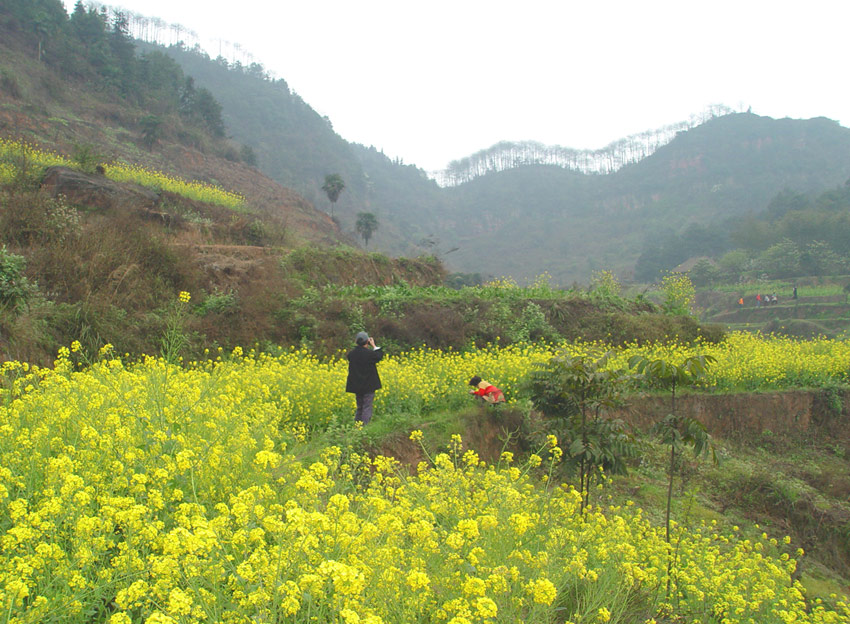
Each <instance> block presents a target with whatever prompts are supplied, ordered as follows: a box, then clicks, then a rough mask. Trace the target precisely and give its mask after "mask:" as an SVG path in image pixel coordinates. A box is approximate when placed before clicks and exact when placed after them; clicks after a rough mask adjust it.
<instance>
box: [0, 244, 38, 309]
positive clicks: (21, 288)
mask: <svg viewBox="0 0 850 624" xmlns="http://www.w3.org/2000/svg"><path fill="white" fill-rule="evenodd" d="M26 263H27V261H26V259H25V258H24V257H23V256H19V255H17V254H13V253H10V252H9V251H8V250H7V249H6V245H3V246H2V247H0V308H3V309H7V310H12V311H15V310H18V309H20V308H21V307H23V306H25V305H26V304H27V301H28V300H29V298H30V297H31V296H32V295H33V293H34V292H35V289H36V287H35V285H33V284H30V282H29V280H28V279H27V278H26V276H24V267H25V266H26Z"/></svg>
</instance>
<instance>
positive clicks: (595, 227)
mask: <svg viewBox="0 0 850 624" xmlns="http://www.w3.org/2000/svg"><path fill="white" fill-rule="evenodd" d="M165 51H166V53H168V54H169V55H171V56H173V57H174V58H175V59H176V60H177V61H178V62H179V63H180V64H181V66H183V67H184V69H186V70H187V71H188V72H190V73H192V74H193V75H195V76H197V77H198V80H199V84H202V85H203V86H205V87H206V88H208V89H210V90H211V91H212V92H213V93H214V94H215V96H216V98H217V99H219V100H220V101H221V102H222V105H223V115H224V118H225V119H226V120H227V125H228V128H229V129H231V131H232V132H233V136H234V138H235V139H237V140H238V141H240V142H243V143H245V144H247V145H250V146H251V147H252V148H253V149H254V150H255V151H256V152H257V155H258V161H259V162H258V166H259V167H260V168H262V169H263V170H264V171H266V172H267V173H268V174H269V175H270V176H272V177H273V178H275V179H278V180H284V181H286V183H288V184H292V185H293V187H294V188H296V189H297V190H298V191H299V192H301V193H302V194H304V195H305V196H306V197H308V198H309V199H311V201H313V202H314V204H315V205H316V206H318V207H320V208H323V209H325V210H330V204H329V203H328V201H327V198H325V197H324V196H323V194H322V192H321V190H320V187H321V183H322V179H323V177H324V175H326V174H328V173H332V172H336V173H339V174H340V175H341V176H342V177H343V179H344V180H345V183H346V188H345V190H344V192H343V193H342V195H341V197H340V200H339V202H338V203H337V204H336V206H335V210H336V216H337V218H338V219H339V220H340V223H341V225H342V228H343V229H344V230H347V231H352V230H353V223H354V219H355V215H356V214H357V213H358V212H361V211H368V212H373V213H375V214H376V215H377V217H378V220H379V224H380V227H379V230H378V232H377V233H376V235H375V237H374V239H373V242H372V245H373V246H374V248H375V249H378V250H381V251H386V252H388V253H393V254H416V253H420V252H422V251H435V252H436V253H438V254H440V253H446V252H448V251H450V250H455V248H456V251H453V253H452V254H451V255H450V256H446V258H445V259H446V261H447V263H448V264H449V266H450V267H451V268H452V269H454V270H459V271H464V272H474V273H483V274H485V275H487V274H489V275H494V276H498V275H503V274H504V275H512V276H514V277H516V278H529V277H533V276H534V275H537V274H539V273H541V272H543V271H548V272H549V273H550V274H552V275H553V276H554V277H555V279H556V281H557V282H559V283H561V284H568V283H570V282H571V281H573V280H581V281H584V280H586V279H587V278H588V277H589V275H590V274H591V273H592V271H594V270H595V269H600V268H613V269H615V270H616V271H617V272H618V273H619V274H621V275H622V276H623V277H624V278H629V277H631V276H633V275H634V272H635V265H636V263H637V261H638V259H639V258H640V257H641V256H644V255H647V254H648V256H652V254H653V246H654V245H657V244H659V243H660V241H662V240H664V239H665V238H666V237H670V236H678V235H680V234H682V232H684V231H685V230H687V229H688V228H689V227H694V226H699V227H703V226H708V225H716V224H717V223H718V222H719V221H722V220H724V219H726V218H729V217H741V216H745V215H751V214H752V215H755V214H759V213H761V212H762V211H764V210H765V209H766V208H767V206H768V204H769V203H770V201H771V200H772V199H773V198H774V197H775V196H776V195H777V194H778V193H780V192H782V191H784V190H791V191H793V192H798V193H819V192H824V191H826V190H828V189H830V188H834V187H836V186H840V185H842V184H843V183H844V182H845V181H846V180H847V179H848V178H850V130H848V129H847V128H844V127H842V126H840V125H839V124H837V123H836V122H834V121H831V120H828V119H824V118H818V119H811V120H792V119H780V120H776V119H771V118H769V117H760V116H758V115H754V114H752V113H727V111H724V110H719V109H718V111H715V113H719V116H716V115H707V116H706V117H708V120H707V121H705V122H704V123H699V124H696V125H694V124H685V125H683V126H682V130H680V131H678V132H677V133H676V134H675V136H674V138H673V139H672V140H669V142H666V141H667V140H668V138H669V137H667V138H664V137H663V136H662V137H661V138H663V139H664V141H662V140H660V139H659V140H658V141H657V143H658V145H657V146H655V147H654V149H655V151H653V152H652V153H650V154H649V155H647V156H645V157H643V158H641V159H640V160H639V161H638V162H630V163H629V162H626V161H625V160H624V162H626V164H622V163H613V164H617V165H618V167H619V168H618V167H614V166H613V164H612V167H611V168H610V172H609V173H605V174H588V173H582V172H579V171H575V170H571V168H570V167H569V166H556V165H552V164H525V165H523V164H522V162H520V161H517V163H516V165H517V166H510V167H505V168H504V170H500V171H491V170H488V169H487V167H488V165H487V163H488V162H489V160H494V159H496V158H497V156H498V154H496V153H497V152H499V151H500V150H502V151H503V149H507V147H505V146H504V145H503V146H502V147H499V146H494V147H493V148H491V149H490V150H484V151H482V154H481V158H480V159H479V160H481V163H484V164H482V165H481V166H483V167H484V169H483V170H482V171H477V169H476V171H475V172H474V173H475V175H471V174H470V175H467V174H463V175H464V176H466V177H467V178H468V180H467V181H465V182H463V183H461V184H457V185H455V186H452V187H448V188H445V187H439V186H438V185H437V184H436V183H435V182H434V181H433V180H431V179H429V178H428V177H427V175H426V172H424V171H422V170H421V169H418V168H416V167H415V166H411V165H404V164H402V163H400V162H397V161H392V160H390V159H389V158H387V157H385V156H384V155H383V154H381V153H380V152H379V151H378V150H376V149H375V148H374V147H365V146H362V145H357V144H352V143H347V142H346V141H344V140H343V139H342V138H341V137H339V136H338V135H337V134H336V133H335V132H334V131H333V128H332V125H331V122H330V120H327V119H323V118H321V117H320V116H319V115H318V114H316V113H315V111H313V110H312V109H310V108H309V106H308V105H306V104H305V103H304V102H303V100H301V98H300V97H299V96H297V94H294V93H292V92H290V91H289V89H288V88H287V87H286V85H285V83H283V82H282V81H280V80H277V81H274V80H271V79H269V78H268V76H263V75H262V70H261V69H260V70H259V71H258V69H257V66H255V67H254V69H253V70H252V69H250V68H245V67H238V68H236V69H235V70H234V67H233V66H229V65H228V63H227V61H224V60H223V59H217V60H212V59H209V58H208V57H206V56H205V55H204V54H203V53H198V52H197V51H188V50H185V49H183V48H182V47H179V46H171V47H170V48H167V49H166V50H165ZM252 81H253V83H255V84H254V86H253V87H249V86H248V85H249V84H250V83H252ZM259 83H263V85H260V84H259ZM252 89H255V90H256V89H264V90H266V91H265V92H266V95H264V96H263V97H253V93H254V91H252ZM723 113H726V114H723ZM275 116H277V117H280V118H282V117H285V120H283V121H280V122H279V123H278V122H275V120H274V117H275ZM252 128H254V129H252ZM260 130H261V131H260ZM659 132H660V131H659ZM661 134H663V133H661ZM654 136H655V135H652V134H651V133H647V137H646V141H645V142H647V144H649V143H652V141H655V140H656V138H658V137H655V138H653V137H654ZM659 136H661V135H659ZM638 138H640V137H638ZM662 143H664V144H662ZM508 147H510V146H508ZM614 147H616V145H615V146H614ZM511 149H515V150H520V151H522V149H525V148H523V146H522V145H518V146H514V147H513V148H511ZM612 149H614V148H613V147H612ZM624 149H625V148H624ZM615 151H616V150H615ZM648 151H651V150H648ZM491 152H492V154H491ZM564 153H565V154H566V153H567V152H564ZM488 154H489V156H488ZM576 154H580V152H576V151H574V150H573V151H570V152H569V154H567V155H568V156H570V157H571V158H573V157H575V158H578V156H575V155H576ZM612 154H613V152H612ZM523 157H524V156H523ZM596 157H598V158H600V159H602V160H606V159H608V157H607V156H605V155H604V154H601V153H600V154H597V155H596ZM542 158H543V156H541V159H542ZM611 158H613V156H611ZM624 158H625V157H624ZM488 159H489V160H488ZM541 159H538V160H537V161H535V160H534V159H532V160H531V161H530V162H532V163H534V162H539V161H540V160H541ZM556 160H557V159H556ZM568 160H569V159H568ZM608 160H610V159H608ZM494 162H495V160H494ZM479 164H480V163H479ZM619 165H622V166H619ZM476 167H478V165H476ZM579 168H580V167H579ZM458 175H460V174H458ZM715 238H716V237H715ZM710 242H711V241H708V243H710ZM644 264H645V265H646V266H648V267H650V268H646V266H645V267H644V269H645V270H644V272H643V275H641V276H640V277H641V279H652V278H654V277H655V274H657V269H658V268H668V269H669V268H672V266H675V264H677V263H674V264H673V265H669V266H663V267H662V266H660V265H659V263H658V262H654V263H652V262H650V263H644ZM661 264H663V262H662V263H661Z"/></svg>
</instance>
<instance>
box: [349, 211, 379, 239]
mask: <svg viewBox="0 0 850 624" xmlns="http://www.w3.org/2000/svg"><path fill="white" fill-rule="evenodd" d="M354 228H355V229H356V230H357V233H358V234H360V236H362V237H363V241H364V242H365V243H366V246H367V247H368V246H369V239H370V238H372V234H374V233H375V230H377V229H378V218H377V217H376V216H375V215H373V214H372V213H371V212H358V213H357V223H356V224H355V225H354Z"/></svg>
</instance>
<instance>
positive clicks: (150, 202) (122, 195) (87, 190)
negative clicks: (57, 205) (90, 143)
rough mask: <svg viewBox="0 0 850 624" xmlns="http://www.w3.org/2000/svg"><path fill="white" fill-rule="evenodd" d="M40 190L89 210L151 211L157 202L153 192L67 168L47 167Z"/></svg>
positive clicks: (157, 197)
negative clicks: (61, 196)
mask: <svg viewBox="0 0 850 624" xmlns="http://www.w3.org/2000/svg"><path fill="white" fill-rule="evenodd" d="M41 184H42V187H43V188H45V189H47V190H48V191H49V192H50V194H51V195H53V196H54V197H58V196H59V195H64V196H65V198H66V199H67V200H68V202H69V203H71V204H72V205H75V206H85V207H88V208H98V209H112V208H115V207H117V206H122V207H129V208H136V209H143V210H152V209H154V208H155V207H156V206H157V204H158V202H159V195H158V194H157V193H155V192H154V191H151V190H149V189H146V188H143V187H141V186H136V185H134V184H120V183H118V182H113V181H112V180H110V179H109V178H107V177H105V176H102V175H98V174H88V173H83V172H82V171H77V170H75V169H70V168H68V167H50V168H49V169H48V170H47V171H46V172H45V175H44V180H43V181H42V183H41Z"/></svg>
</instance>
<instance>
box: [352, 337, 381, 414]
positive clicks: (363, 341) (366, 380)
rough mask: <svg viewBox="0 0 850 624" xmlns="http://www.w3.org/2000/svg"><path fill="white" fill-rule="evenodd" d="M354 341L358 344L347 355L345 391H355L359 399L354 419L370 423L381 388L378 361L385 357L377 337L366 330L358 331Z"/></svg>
mask: <svg viewBox="0 0 850 624" xmlns="http://www.w3.org/2000/svg"><path fill="white" fill-rule="evenodd" d="M354 341H355V342H356V343H357V346H355V347H354V348H353V349H352V350H351V351H349V352H348V353H347V354H346V356H345V358H346V359H347V360H348V379H347V380H346V382H345V391H346V392H352V393H354V397H355V398H356V400H357V411H356V412H355V413H354V421H355V422H362V423H363V424H364V425H368V424H369V421H370V420H372V402H373V401H374V399H375V390H379V389H380V388H381V378H380V377H379V376H378V367H377V363H378V362H380V361H381V358H383V357H384V352H383V351H381V347H376V346H375V339H374V338H370V337H369V334H367V333H366V332H360V333H358V334H357V336H355V338H354Z"/></svg>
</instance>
